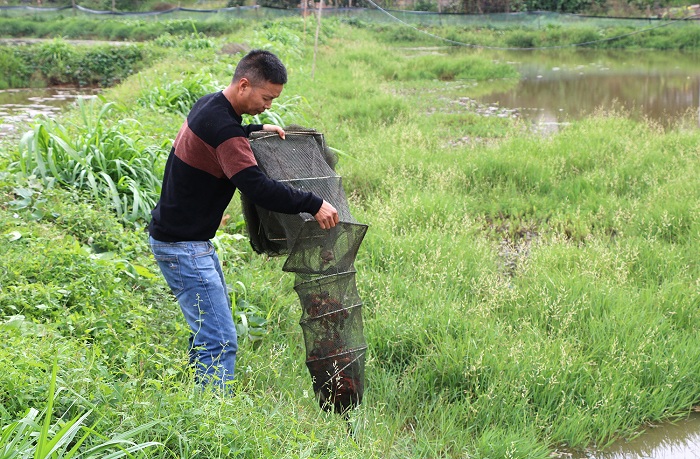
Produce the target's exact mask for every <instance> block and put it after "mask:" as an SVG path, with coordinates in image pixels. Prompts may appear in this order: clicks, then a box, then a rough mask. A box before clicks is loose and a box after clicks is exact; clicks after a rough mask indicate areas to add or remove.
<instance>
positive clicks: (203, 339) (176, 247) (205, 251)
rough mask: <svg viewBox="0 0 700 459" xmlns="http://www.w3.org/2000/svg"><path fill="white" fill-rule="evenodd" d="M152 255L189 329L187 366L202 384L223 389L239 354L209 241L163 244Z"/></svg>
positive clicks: (218, 265)
mask: <svg viewBox="0 0 700 459" xmlns="http://www.w3.org/2000/svg"><path fill="white" fill-rule="evenodd" d="M149 242H150V245H151V251H152V252H153V255H154V256H155V259H156V261H157V262H158V266H160V270H161V272H162V273H163V276H164V277H165V280H166V281H167V283H168V286H169V287H170V290H171V291H172V292H173V294H174V295H175V297H176V298H177V301H178V303H179V304H180V309H181V310H182V313H183V314H184V316H185V320H187V323H188V324H189V326H190V331H191V333H190V349H189V354H190V362H191V363H192V364H193V365H194V366H195V368H196V375H197V379H198V381H199V382H201V383H202V384H203V385H205V386H207V385H213V386H216V388H218V389H225V387H226V384H227V383H228V382H230V381H232V380H233V374H234V368H235V366H236V352H237V351H238V337H237V335H236V326H235V324H234V322H233V316H232V313H231V300H230V298H229V295H228V288H227V287H226V281H225V280H224V273H223V271H222V270H221V263H220V262H219V257H217V256H216V251H215V250H214V246H213V245H212V243H211V242H209V241H193V242H161V241H157V240H155V239H153V238H152V237H149Z"/></svg>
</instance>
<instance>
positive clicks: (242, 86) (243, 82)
mask: <svg viewBox="0 0 700 459" xmlns="http://www.w3.org/2000/svg"><path fill="white" fill-rule="evenodd" d="M248 88H250V81H248V78H245V77H243V78H241V79H240V80H238V83H236V89H238V92H239V93H240V92H241V91H245V90H246V89H248Z"/></svg>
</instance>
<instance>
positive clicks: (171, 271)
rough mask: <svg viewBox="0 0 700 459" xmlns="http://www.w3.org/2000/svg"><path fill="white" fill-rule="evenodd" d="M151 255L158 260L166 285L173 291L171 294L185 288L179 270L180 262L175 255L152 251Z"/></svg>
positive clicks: (176, 293)
mask: <svg viewBox="0 0 700 459" xmlns="http://www.w3.org/2000/svg"><path fill="white" fill-rule="evenodd" d="M153 256H154V257H155V259H156V262H158V266H159V267H160V271H161V272H162V273H163V277H165V281H166V282H167V283H168V287H170V290H171V291H172V292H173V295H175V296H178V295H179V294H180V293H182V291H183V290H184V288H185V285H184V282H183V281H182V273H181V272H180V262H179V260H178V257H177V255H165V254H159V253H156V252H155V251H154V253H153Z"/></svg>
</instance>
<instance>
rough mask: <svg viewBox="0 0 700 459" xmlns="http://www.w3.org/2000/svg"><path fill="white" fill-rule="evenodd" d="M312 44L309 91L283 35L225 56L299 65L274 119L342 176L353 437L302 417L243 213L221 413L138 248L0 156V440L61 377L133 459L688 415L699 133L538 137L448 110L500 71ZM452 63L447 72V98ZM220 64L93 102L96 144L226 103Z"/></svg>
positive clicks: (304, 66) (564, 437)
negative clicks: (357, 315)
mask: <svg viewBox="0 0 700 459" xmlns="http://www.w3.org/2000/svg"><path fill="white" fill-rule="evenodd" d="M324 24H325V25H324V27H326V28H327V29H328V30H326V32H325V34H324V38H323V40H324V42H323V44H322V46H321V47H320V53H319V55H318V59H317V63H316V65H317V66H316V74H315V78H313V79H312V78H311V77H310V69H311V59H312V55H313V36H312V34H310V33H308V31H307V34H306V35H303V32H302V31H301V30H302V29H301V27H300V22H298V23H294V22H293V21H290V20H287V21H283V22H281V23H280V24H278V25H276V26H275V27H271V29H272V30H275V33H274V34H273V33H270V34H266V35H264V36H263V34H261V33H257V34H256V33H255V32H254V31H253V27H252V26H251V27H250V28H244V29H242V30H240V31H238V32H235V34H233V35H230V36H227V37H225V38H224V39H223V40H222V41H226V42H229V43H240V42H246V41H248V40H250V41H254V40H258V42H257V43H261V44H265V43H267V44H268V46H270V47H273V48H274V47H275V46H278V47H279V46H281V45H280V43H282V42H285V43H288V42H290V40H292V41H294V42H296V43H297V45H296V46H297V48H296V49H295V52H294V53H289V54H287V55H286V59H285V61H286V63H287V65H288V67H289V73H290V81H289V84H288V85H287V87H286V88H285V92H284V96H283V99H284V100H282V101H281V104H282V105H283V106H284V107H285V109H286V108H287V107H288V108H289V109H290V114H296V111H303V112H304V113H303V115H305V122H307V123H308V125H309V126H310V127H314V128H317V129H319V130H320V131H321V132H323V133H324V134H325V137H326V141H327V142H328V144H329V145H330V146H332V147H334V148H337V149H339V150H340V151H343V152H344V153H347V155H344V156H343V157H341V160H340V163H339V165H338V171H339V173H340V174H341V175H342V176H343V183H344V186H345V189H346V192H347V194H348V196H349V197H350V198H349V199H350V202H351V209H352V211H353V214H354V215H355V217H356V218H357V219H358V220H359V221H361V222H364V223H368V224H369V225H370V228H369V231H368V233H367V236H366V238H365V241H364V242H363V244H362V246H361V248H360V252H359V255H358V258H357V261H356V264H355V267H356V269H357V272H358V274H357V284H358V288H359V291H360V296H361V298H362V299H363V301H364V308H363V317H364V322H365V336H366V339H367V343H368V346H369V351H368V359H367V368H366V377H367V381H366V387H367V390H366V393H365V400H364V402H363V404H362V405H361V406H360V408H359V409H358V410H357V411H355V412H352V413H351V415H350V419H349V425H348V424H347V423H346V422H345V421H344V420H343V419H341V418H339V417H337V416H334V415H328V414H325V413H322V412H320V410H319V409H318V407H317V404H316V401H315V400H314V399H313V392H312V390H311V381H310V378H309V374H308V371H307V370H306V368H305V366H304V363H303V358H304V349H303V344H302V343H303V339H302V333H301V328H300V327H299V325H298V320H299V318H300V316H301V312H300V306H299V302H298V298H297V297H296V294H295V293H294V291H293V289H292V285H293V279H292V278H291V277H290V276H288V275H287V274H284V273H283V272H282V271H281V267H282V264H283V261H284V260H282V259H268V258H266V257H261V256H259V255H256V254H255V253H254V252H253V251H252V249H251V248H250V247H249V244H248V242H247V241H246V240H245V238H244V237H242V235H243V233H242V231H243V228H242V225H241V224H240V217H239V215H240V205H239V203H238V202H236V201H235V200H234V202H233V203H232V205H231V206H230V208H229V209H228V212H229V213H230V214H231V216H232V223H229V225H227V226H226V227H225V228H223V229H222V230H221V231H220V233H219V236H218V238H217V241H216V243H217V246H218V247H219V251H220V253H221V255H222V259H223V262H224V271H225V273H226V275H227V278H228V280H229V282H230V283H231V287H232V289H233V294H234V296H235V299H236V300H237V301H236V302H235V303H236V310H235V314H236V317H237V319H238V321H239V324H242V323H243V320H241V315H244V316H245V317H246V319H249V318H252V320H246V321H247V322H248V323H252V324H257V325H258V327H257V328H254V329H249V330H247V333H242V335H241V336H242V339H241V343H240V344H241V351H240V353H239V360H238V363H237V369H238V377H237V382H236V385H237V393H236V395H235V396H234V397H231V398H223V399H222V398H219V397H217V396H216V395H214V394H210V393H207V392H204V393H202V392H200V391H199V390H198V389H197V388H196V386H195V385H194V382H193V375H192V373H191V371H190V369H189V367H188V366H187V362H186V361H187V356H186V341H187V332H186V325H185V323H184V320H182V319H181V317H180V312H179V310H178V307H177V305H176V303H175V301H174V300H173V299H172V298H171V296H170V294H169V293H168V292H167V288H166V286H165V283H164V281H162V279H161V278H160V274H159V273H158V271H157V267H156V265H155V263H154V262H153V261H152V259H151V257H150V255H149V252H148V248H147V244H146V241H145V235H144V233H143V232H142V231H141V228H142V226H141V225H140V224H134V223H127V222H125V221H124V219H120V218H119V216H118V214H117V213H115V212H114V211H113V210H112V209H111V208H110V207H109V206H108V205H105V204H104V202H103V201H102V198H100V199H95V196H94V195H91V192H90V190H82V189H81V188H80V187H76V186H74V185H71V184H70V183H69V181H68V180H63V179H61V184H62V186H58V185H59V183H58V182H51V181H50V180H48V181H47V180H40V179H39V178H37V177H36V176H35V177H32V176H28V177H22V176H20V175H18V174H17V171H18V169H16V168H9V169H8V166H9V162H10V158H11V157H12V155H16V154H18V147H15V148H12V147H6V150H4V151H3V152H2V155H0V158H1V161H2V164H3V168H4V169H7V170H6V171H5V172H3V173H2V174H0V193H2V194H0V250H1V251H2V253H3V257H2V259H1V261H0V330H1V331H2V335H3V339H4V344H5V346H3V348H2V349H1V350H0V367H2V368H3V372H2V374H0V407H2V408H1V409H0V421H1V422H0V424H2V425H10V424H11V423H12V422H15V421H18V420H20V419H22V417H23V416H24V415H25V413H26V410H27V409H29V408H30V407H42V406H45V403H46V400H47V399H46V393H47V391H48V389H49V387H50V381H51V377H50V375H51V370H52V368H53V367H52V365H53V361H54V356H55V355H56V354H57V353H58V356H59V357H58V366H57V369H58V372H57V377H56V378H57V379H56V381H57V387H61V388H63V390H61V391H57V393H56V397H55V403H54V407H53V414H54V417H53V418H52V419H58V418H61V417H62V419H74V418H75V416H78V415H82V413H86V412H90V413H91V414H90V415H89V416H88V418H86V419H85V423H86V425H91V426H92V425H95V429H96V431H98V432H131V431H133V429H138V428H139V427H140V426H144V425H149V426H150V424H149V423H151V422H155V424H153V425H152V426H150V427H149V428H148V429H147V430H145V431H143V432H139V431H136V432H135V434H134V435H133V438H131V440H132V441H133V442H135V443H136V444H140V443H145V442H149V441H152V442H158V443H161V444H162V445H161V446H153V447H150V448H148V449H146V450H144V451H141V452H140V453H139V454H140V456H137V457H152V458H175V457H177V458H208V459H211V458H224V457H226V458H230V457H240V458H260V457H271V458H272V457H316V458H336V457H337V458H380V457H381V458H425V457H431V458H433V457H434V458H458V457H473V458H484V459H485V458H493V457H499V458H500V457H519V458H526V457H527V458H546V457H549V455H550V454H551V453H552V452H553V451H556V450H562V449H568V448H572V449H574V450H583V449H584V448H587V447H591V446H596V445H597V446H605V445H607V444H609V443H610V442H611V441H612V440H614V439H616V438H620V437H626V436H632V435H635V434H636V432H637V431H638V429H639V428H640V427H643V426H645V425H646V423H657V422H661V421H663V420H665V419H671V418H673V417H675V416H682V415H684V414H686V413H688V412H689V411H690V409H691V408H692V407H693V406H694V405H697V404H698V403H700V383H699V382H698V381H700V366H699V365H698V364H697V362H698V361H700V335H699V334H698V327H697V324H698V323H699V321H700V308H698V306H700V290H698V282H697V279H698V278H700V268H699V265H698V263H697V260H698V258H699V257H700V250H699V248H698V247H699V246H698V243H697V241H698V236H700V226H699V223H698V222H699V221H700V219H699V216H700V215H699V214H700V209H699V208H698V206H697V202H699V201H700V183H699V179H698V177H700V174H699V172H700V170H699V168H700V156H699V155H698V147H697V145H698V144H699V142H700V134H699V133H698V131H697V129H684V128H683V127H682V125H679V127H677V128H669V129H666V130H662V129H660V128H658V127H656V126H653V125H650V124H647V123H643V122H636V121H631V120H630V119H628V118H627V117H626V116H625V114H624V113H600V114H597V115H595V116H593V117H591V118H589V119H586V120H582V121H579V122H575V123H573V124H572V125H570V126H568V127H566V128H563V129H562V130H561V131H560V132H559V133H557V134H555V135H553V136H552V137H548V138H542V137H538V136H536V135H534V134H531V133H529V132H528V130H527V129H526V127H525V126H523V125H521V124H520V123H519V122H518V121H516V120H511V119H492V118H488V119H487V118H482V117H480V116H479V115H478V114H477V113H474V112H471V111H470V110H469V109H468V108H461V109H460V110H456V109H455V108H454V106H453V105H451V104H450V103H449V100H450V99H452V98H454V97H455V95H458V94H461V95H466V96H471V95H472V94H474V92H476V91H481V90H483V89H482V87H483V86H484V84H485V83H486V82H485V81H484V79H495V80H497V81H495V82H491V83H489V84H497V85H498V84H504V85H507V84H512V82H513V81H514V78H513V73H512V70H511V69H510V68H509V67H506V66H503V65H501V64H498V63H493V62H491V61H490V60H489V59H488V57H486V56H482V55H479V54H477V55H472V54H470V53H466V52H465V54H464V55H459V54H458V55H456V56H455V55H453V56H449V57H448V56H443V55H440V54H436V55H431V56H428V57H420V56H416V55H415V53H414V51H411V50H405V49H400V48H398V47H394V46H390V45H387V44H386V43H385V42H384V41H383V40H384V39H385V38H386V37H385V35H384V33H383V32H381V31H380V32H376V31H372V30H368V29H367V28H363V29H355V28H353V27H350V26H348V25H344V24H342V23H340V22H335V21H329V22H328V23H324ZM281 29H284V30H281ZM291 35H294V36H296V39H292V38H290V37H291ZM278 40H279V41H278ZM296 40H298V42H297V41H296ZM448 58H449V59H456V60H458V61H459V62H460V63H462V64H463V65H461V66H460V68H459V71H453V72H452V73H453V75H452V74H451V75H450V77H449V78H441V75H445V74H444V73H442V72H445V71H446V70H445V69H447V70H449V69H450V68H451V66H450V64H449V63H447V59H448ZM235 60H236V57H231V56H228V55H222V54H219V53H217V52H215V51H214V50H213V49H211V48H203V49H189V50H185V49H183V48H182V47H177V48H176V52H174V53H173V54H172V57H171V58H169V59H166V60H162V61H159V62H157V63H156V64H154V66H153V67H152V68H150V69H147V70H145V71H143V72H142V73H140V74H139V75H136V76H132V77H130V78H129V79H127V80H126V81H125V82H124V83H123V84H121V85H120V86H118V87H116V88H113V89H112V90H109V91H107V92H106V93H105V94H104V97H105V100H106V101H108V102H109V103H114V105H115V107H116V108H118V110H116V109H115V110H113V111H109V112H107V113H105V114H104V115H103V118H102V120H103V123H102V124H101V126H102V127H101V129H103V132H107V131H109V130H110V129H112V127H114V128H116V127H118V126H119V122H120V120H121V119H126V118H129V119H138V121H139V123H138V124H134V125H133V126H132V127H131V128H130V130H129V131H128V132H127V133H123V135H125V136H127V137H128V138H129V139H130V140H131V141H136V140H138V142H137V144H138V145H139V146H142V147H147V146H148V145H165V144H167V142H168V141H169V139H170V141H171V140H172V138H173V137H174V135H175V133H176V132H177V130H178V128H179V127H180V125H181V123H182V115H181V114H178V113H176V112H182V111H184V106H186V105H187V104H188V103H190V102H187V101H186V100H189V99H187V98H188V97H190V96H191V95H192V94H194V93H196V92H197V91H199V90H200V89H201V88H199V87H195V86H196V85H194V84H192V85H189V84H186V85H185V84H183V86H184V87H185V88H184V89H186V91H182V92H178V90H177V87H176V86H175V85H173V84H172V82H174V81H183V82H184V81H189V80H188V79H190V80H195V79H196V77H195V75H206V78H205V79H204V78H203V79H202V80H203V81H204V80H206V81H204V82H205V83H206V82H207V81H219V82H226V81H228V80H229V79H230V76H231V71H232V63H234V62H235ZM411 62H420V63H421V65H420V66H416V67H411V66H410V64H409V63H411ZM465 68H466V69H467V70H469V71H465ZM471 70H473V72H472V71H471ZM475 82H476V83H478V85H474V83H475ZM171 96H173V97H172V100H174V101H175V102H174V103H170V102H167V103H163V104H161V103H160V102H158V101H168V100H170V98H171ZM297 97H300V98H303V103H301V102H299V103H297V101H298V100H300V99H297ZM179 101H183V102H182V103H180V102H179ZM183 104H184V106H183ZM280 112H283V110H281V108H280ZM285 113H286V112H285ZM80 117H81V114H80V112H79V111H75V110H74V111H73V112H72V113H70V114H67V115H66V118H65V121H66V123H65V132H64V133H63V131H61V132H62V134H61V136H60V138H61V139H63V141H64V142H76V139H80V138H82V136H86V134H84V133H83V132H84V131H83V130H82V128H81V123H80V122H79V120H80ZM98 119H99V117H98V116H97V114H95V115H94V116H93V117H90V120H92V122H93V124H92V125H95V123H94V122H95V121H97V120H98ZM40 126H41V124H40ZM45 128H46V129H47V130H48V128H47V127H46V126H45ZM51 128H53V125H52V126H51ZM56 129H58V128H57V127H56ZM100 138H101V139H106V138H110V137H109V136H102V137H100ZM464 138H468V139H469V141H464ZM76 150H77V149H76ZM102 150H103V149H102V148H101V149H100V151H102ZM167 150H168V148H167V147H163V148H162V149H161V151H160V153H159V156H158V161H160V163H158V164H162V161H163V160H164V158H165V155H166V153H167ZM120 151H122V150H121V149H120ZM140 151H141V150H137V152H140ZM137 156H139V157H142V156H141V153H139V154H138V155H137ZM33 167H36V164H34V166H33ZM58 169H62V168H58ZM25 170H29V168H25ZM32 170H34V169H32ZM153 170H159V169H158V167H153ZM59 172H61V170H59ZM27 175H29V174H27ZM36 175H39V174H36ZM64 182H65V183H64ZM98 188H100V187H98ZM100 189H102V188H100ZM242 331H244V332H245V331H246V330H242ZM348 429H350V431H351V432H352V433H353V435H352V436H351V435H349V434H348ZM99 441H100V440H99V439H98V438H92V439H90V438H87V439H86V443H85V445H86V447H87V446H88V445H90V444H92V445H95V444H97V443H99ZM91 442H92V443H91ZM0 446H1V445H0Z"/></svg>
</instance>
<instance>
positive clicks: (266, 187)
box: [231, 166, 323, 215]
mask: <svg viewBox="0 0 700 459" xmlns="http://www.w3.org/2000/svg"><path fill="white" fill-rule="evenodd" d="M231 182H232V183H233V184H234V185H235V186H236V188H237V189H238V190H239V191H240V192H241V193H243V194H244V195H246V197H247V198H248V199H250V200H251V201H253V203H255V204H257V205H258V206H260V207H262V208H264V209H267V210H270V211H272V212H279V213H282V214H298V213H300V212H307V213H310V214H311V215H316V213H317V212H318V210H319V209H320V208H321V205H322V204H323V199H321V198H320V197H318V196H316V195H314V194H313V193H309V192H307V191H302V190H298V189H296V188H292V187H291V186H287V185H285V184H284V183H281V182H278V181H276V180H272V179H271V178H269V177H268V176H267V175H265V174H264V173H263V171H262V170H260V168H259V167H258V166H251V167H247V168H245V169H243V170H242V171H240V172H238V173H237V174H235V175H234V176H233V177H231Z"/></svg>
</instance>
